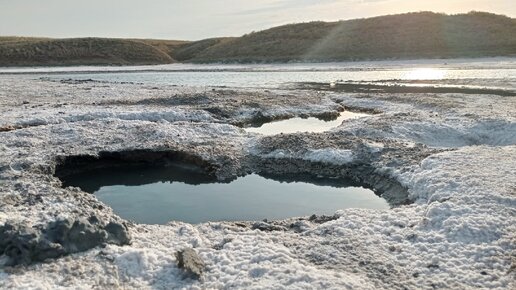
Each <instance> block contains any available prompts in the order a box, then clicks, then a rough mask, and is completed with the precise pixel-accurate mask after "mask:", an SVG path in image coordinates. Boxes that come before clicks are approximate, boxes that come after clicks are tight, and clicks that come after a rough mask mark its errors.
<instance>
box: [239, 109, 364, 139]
mask: <svg viewBox="0 0 516 290" xmlns="http://www.w3.org/2000/svg"><path fill="white" fill-rule="evenodd" d="M364 116H368V114H364V113H353V112H349V111H345V112H342V113H341V114H340V116H339V117H338V118H337V119H336V120H332V121H324V120H320V119H317V118H314V117H310V118H305V119H303V118H291V119H288V120H281V121H276V122H270V123H265V124H263V125H262V126H260V127H257V128H246V129H245V130H246V131H247V132H252V133H260V134H264V135H276V134H280V133H285V134H287V133H296V132H312V133H317V132H324V131H328V130H330V129H332V128H335V127H337V126H339V125H340V124H342V122H343V121H344V120H348V119H354V118H360V117H364Z"/></svg>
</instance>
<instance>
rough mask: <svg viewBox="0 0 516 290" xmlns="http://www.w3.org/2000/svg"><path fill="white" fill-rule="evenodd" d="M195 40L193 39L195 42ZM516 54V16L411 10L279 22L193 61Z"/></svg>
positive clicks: (222, 45)
mask: <svg viewBox="0 0 516 290" xmlns="http://www.w3.org/2000/svg"><path fill="white" fill-rule="evenodd" d="M190 45H194V44H190ZM499 55H516V20H515V19H512V18H508V17H505V16H500V15H495V14H489V13H482V12H471V13H468V14H459V15H445V14H437V13H431V12H419V13H408V14H400V15H388V16H380V17H374V18H368V19H356V20H348V21H339V22H310V23H302V24H292V25H285V26H280V27H275V28H272V29H268V30H265V31H261V32H256V33H251V34H248V35H244V36H242V37H239V38H235V39H232V40H231V41H227V42H225V43H223V44H218V45H214V46H213V47H210V48H208V49H205V50H203V51H202V52H200V53H199V54H197V55H196V56H195V57H193V58H192V59H190V61H194V62H214V61H215V62H219V61H229V62H255V61H257V62H262V61H265V62H268V61H274V62H275V61H333V60H337V61H338V60H357V59H386V58H426V57H430V58H435V57H445V58H446V57H476V56H499Z"/></svg>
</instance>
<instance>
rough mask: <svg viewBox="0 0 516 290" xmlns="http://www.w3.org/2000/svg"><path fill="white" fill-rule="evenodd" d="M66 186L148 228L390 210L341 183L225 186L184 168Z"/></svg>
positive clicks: (131, 171)
mask: <svg viewBox="0 0 516 290" xmlns="http://www.w3.org/2000/svg"><path fill="white" fill-rule="evenodd" d="M296 179H297V180H296ZM302 180H304V181H302ZM63 182H64V185H65V186H78V187H80V188H81V189H83V190H84V191H86V192H90V193H94V194H95V195H96V196H97V198H98V199H100V200H101V201H103V202H104V203H106V204H108V205H109V206H111V207H112V208H113V210H114V212H115V213H117V214H118V215H119V216H121V217H122V218H125V219H129V220H133V221H136V222H138V223H146V224H165V223H167V222H169V221H172V220H176V221H184V222H189V223H200V222H207V221H223V220H224V221H236V220H262V219H265V218H267V219H283V218H288V217H295V216H306V215H311V214H314V213H315V214H333V213H334V212H335V211H336V210H338V209H344V208H371V209H383V208H388V207H389V206H388V204H387V202H386V201H385V200H384V199H382V198H380V197H378V196H377V195H375V193H374V192H373V191H371V190H369V189H365V188H362V187H358V186H353V185H352V184H350V183H349V182H346V181H342V180H332V179H306V178H305V179H303V178H300V177H298V178H292V177H286V178H285V177H283V180H278V179H277V178H274V179H273V178H266V177H262V176H259V175H256V174H251V175H247V176H244V177H239V178H238V179H236V180H233V181H231V182H226V183H221V182H218V181H217V180H216V179H214V178H213V177H211V176H209V175H207V174H205V173H203V172H202V171H200V170H197V169H196V168H194V167H184V166H182V167H180V166H169V167H158V168H156V167H154V168H153V167H130V168H109V169H99V170H95V171H88V172H83V173H81V174H77V175H72V176H68V177H67V178H65V179H63Z"/></svg>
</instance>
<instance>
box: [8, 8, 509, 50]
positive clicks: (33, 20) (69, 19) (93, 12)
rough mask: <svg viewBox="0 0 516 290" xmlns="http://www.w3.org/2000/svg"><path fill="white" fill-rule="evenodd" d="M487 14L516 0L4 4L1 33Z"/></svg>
mask: <svg viewBox="0 0 516 290" xmlns="http://www.w3.org/2000/svg"><path fill="white" fill-rule="evenodd" d="M472 10H476V11H486V12H492V13H496V14H504V15H507V16H510V17H513V18H514V17H516V1H515V0H168V1H167V0H87V1H84V0H0V35H2V36H7V35H9V36H13V35H16V36H46V37H85V36H94V37H134V38H162V39H179V40H199V39H203V38H210V37H219V36H240V35H242V34H245V33H249V32H251V31H259V30H263V29H266V28H270V27H274V26H278V25H282V24H288V23H298V22H306V21H313V20H322V21H336V20H345V19H354V18H364V17H372V16H379V15H385V14H397V13H405V12H415V11H434V12H444V13H448V14H450V13H451V14H455V13H466V12H469V11H472Z"/></svg>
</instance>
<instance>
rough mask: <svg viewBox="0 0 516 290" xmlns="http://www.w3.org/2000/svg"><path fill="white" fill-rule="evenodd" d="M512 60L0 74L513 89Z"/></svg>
mask: <svg viewBox="0 0 516 290" xmlns="http://www.w3.org/2000/svg"><path fill="white" fill-rule="evenodd" d="M515 64H516V60H515V59H514V58H491V59H472V60H471V59H470V60H465V59H463V60H460V59H459V60H442V59H441V60H439V59H437V60H414V61H371V62H342V63H314V64H247V65H244V64H242V65H221V64H211V65H196V64H169V65H154V66H129V67H109V66H107V67H88V66H84V67H61V68H60V67H57V68H56V67H49V68H44V67H43V68H0V74H13V73H16V74H20V73H21V74H28V76H29V77H31V78H34V77H38V76H45V77H49V78H50V80H63V79H73V80H93V81H101V82H133V83H142V84H148V85H175V86H201V87H203V86H206V87H208V86H227V87H259V88H277V87H278V86H284V85H286V84H292V83H298V82H323V83H329V82H334V81H339V80H342V81H366V82H367V81H383V80H427V81H436V80H437V81H439V80H442V81H443V82H444V83H449V82H450V80H454V82H456V84H457V85H465V86H469V85H474V86H486V87H498V88H514V86H516V68H515Z"/></svg>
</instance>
